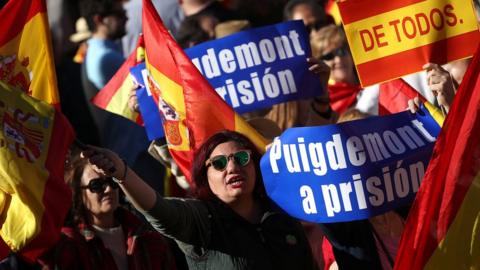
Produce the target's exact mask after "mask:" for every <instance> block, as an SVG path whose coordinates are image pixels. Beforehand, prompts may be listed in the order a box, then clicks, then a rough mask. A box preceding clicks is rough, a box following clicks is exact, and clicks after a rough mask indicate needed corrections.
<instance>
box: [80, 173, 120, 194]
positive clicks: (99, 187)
mask: <svg viewBox="0 0 480 270" xmlns="http://www.w3.org/2000/svg"><path fill="white" fill-rule="evenodd" d="M107 185H108V186H110V187H111V188H112V189H117V188H118V184H117V183H116V182H115V181H113V179H112V178H111V177H108V178H95V179H92V180H90V182H88V185H86V186H80V188H81V189H88V190H90V192H92V193H103V192H105V189H107Z"/></svg>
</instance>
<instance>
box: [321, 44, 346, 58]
mask: <svg viewBox="0 0 480 270" xmlns="http://www.w3.org/2000/svg"><path fill="white" fill-rule="evenodd" d="M347 52H348V51H347V49H346V48H345V47H340V48H337V49H335V50H333V51H331V52H329V53H327V54H324V55H323V56H322V57H320V59H322V60H325V61H330V60H332V59H333V58H335V56H340V57H342V56H345V55H347Z"/></svg>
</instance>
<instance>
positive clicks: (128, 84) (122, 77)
mask: <svg viewBox="0 0 480 270" xmlns="http://www.w3.org/2000/svg"><path fill="white" fill-rule="evenodd" d="M143 61H144V49H143V38H142V36H140V37H139V38H138V43H137V48H136V49H135V50H134V51H133V52H132V53H131V54H130V56H128V58H127V60H125V62H124V63H123V65H122V66H121V67H120V69H119V70H118V71H117V73H115V75H113V77H112V78H111V79H110V81H108V83H107V84H106V85H105V87H103V88H102V90H100V91H99V92H98V94H97V95H96V96H95V97H93V99H92V102H93V104H95V105H96V106H98V107H100V108H101V109H104V110H106V111H109V112H111V113H114V114H118V115H120V116H123V117H125V118H127V119H129V120H132V121H133V122H135V123H137V124H140V125H141V124H143V120H142V118H141V116H140V114H138V113H137V112H133V111H131V110H130V109H129V108H128V97H129V94H130V91H131V89H132V87H133V84H134V81H133V77H132V75H130V68H131V67H133V66H136V65H138V64H139V63H141V62H143Z"/></svg>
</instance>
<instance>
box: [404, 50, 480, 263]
mask: <svg viewBox="0 0 480 270" xmlns="http://www.w3.org/2000/svg"><path fill="white" fill-rule="evenodd" d="M479 51H480V48H477V52H476V54H475V56H474V58H473V60H472V62H471V64H470V66H469V69H468V70H467V73H466V74H465V76H464V78H463V81H462V83H461V85H460V87H459V89H458V92H457V94H456V96H455V99H454V102H453V104H452V107H451V110H450V112H449V114H448V115H447V118H446V120H445V123H444V126H443V129H442V131H441V133H440V135H439V137H438V140H437V143H436V145H435V148H434V152H433V156H432V159H431V161H430V164H429V166H428V168H427V171H426V173H425V177H424V180H423V183H422V185H421V188H420V190H419V192H418V194H417V196H416V199H415V202H414V204H413V207H412V209H411V211H410V214H409V217H408V219H407V223H406V226H405V231H404V233H403V235H402V239H401V242H400V247H399V251H398V254H397V258H396V261H395V269H477V268H480V237H479V233H480V227H479V226H478V224H479V222H480V214H479V213H480V188H479V187H480V162H479V160H480V154H479V153H480V136H479V131H480V115H479V113H480V58H479V57H480V55H479Z"/></svg>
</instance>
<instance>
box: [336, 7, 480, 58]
mask: <svg viewBox="0 0 480 270" xmlns="http://www.w3.org/2000/svg"><path fill="white" fill-rule="evenodd" d="M471 31H478V26H477V19H476V17H475V14H474V11H473V6H472V2H471V1H465V0H426V1H423V2H420V3H417V4H413V5H410V6H407V7H404V8H400V9H396V10H392V11H389V12H385V13H382V14H378V15H376V16H373V17H369V18H366V19H363V20H360V21H356V22H353V23H350V24H347V25H345V32H346V34H347V38H348V41H349V44H350V49H351V50H352V55H353V58H354V61H355V64H356V65H359V64H362V63H365V62H369V61H372V60H376V59H379V58H382V57H386V56H390V55H393V54H397V53H400V52H403V51H407V50H410V49H414V48H418V47H421V46H424V45H428V44H431V43H434V42H436V41H440V40H443V39H448V38H451V37H455V36H458V35H461V34H465V33H468V32H471ZM458 45H459V46H461V44H458ZM405 60H406V61H408V59H405ZM393 64H401V63H393Z"/></svg>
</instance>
